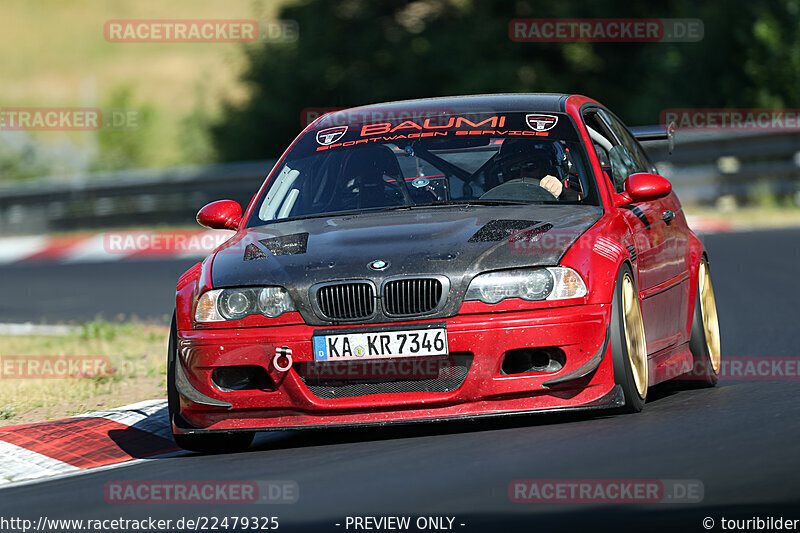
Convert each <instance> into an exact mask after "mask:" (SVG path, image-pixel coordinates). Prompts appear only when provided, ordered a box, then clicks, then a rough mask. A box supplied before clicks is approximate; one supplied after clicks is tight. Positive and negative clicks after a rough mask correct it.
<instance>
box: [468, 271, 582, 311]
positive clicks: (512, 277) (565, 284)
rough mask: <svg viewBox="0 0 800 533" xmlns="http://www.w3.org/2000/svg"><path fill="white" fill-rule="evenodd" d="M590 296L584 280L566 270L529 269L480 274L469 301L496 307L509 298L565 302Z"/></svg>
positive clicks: (473, 284) (469, 292)
mask: <svg viewBox="0 0 800 533" xmlns="http://www.w3.org/2000/svg"><path fill="white" fill-rule="evenodd" d="M582 296H586V285H585V284H584V283H583V279H581V276H580V275H579V274H578V273H577V272H575V271H574V270H572V269H571V268H566V267H546V268H525V269H516V270H503V271H500V272H489V273H488V274H480V275H478V276H475V278H473V280H472V282H471V283H470V284H469V289H467V295H466V296H465V297H464V299H465V300H480V301H481V302H484V303H487V304H496V303H498V302H501V301H503V300H505V299H506V298H522V299H523V300H529V301H537V300H562V299H566V298H580V297H582Z"/></svg>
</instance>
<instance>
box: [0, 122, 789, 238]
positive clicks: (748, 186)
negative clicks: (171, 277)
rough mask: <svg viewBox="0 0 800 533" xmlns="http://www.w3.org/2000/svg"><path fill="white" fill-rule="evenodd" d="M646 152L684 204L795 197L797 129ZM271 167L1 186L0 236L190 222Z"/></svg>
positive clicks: (721, 136)
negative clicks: (757, 195)
mask: <svg viewBox="0 0 800 533" xmlns="http://www.w3.org/2000/svg"><path fill="white" fill-rule="evenodd" d="M645 147H646V149H647V150H648V152H649V153H650V155H651V157H652V158H653V160H654V161H655V162H656V164H657V166H658V168H659V170H660V172H661V173H662V174H664V175H665V176H666V177H668V178H669V179H670V180H671V181H672V183H673V186H674V188H675V190H676V191H677V193H678V195H679V196H680V198H681V201H682V202H683V203H685V204H710V203H713V202H714V201H715V200H716V199H717V198H719V197H720V196H722V195H733V196H734V197H736V198H745V197H747V196H749V195H751V194H753V193H754V192H755V191H756V190H757V189H758V188H763V187H764V186H767V187H768V188H769V189H770V190H771V192H773V193H775V194H794V195H798V196H800V192H799V191H800V133H798V132H771V133H733V132H726V133H713V134H712V133H700V132H680V131H679V132H678V133H677V135H676V147H675V151H674V152H673V154H672V155H670V154H668V153H667V146H666V142H663V141H654V142H648V143H645ZM274 164H275V160H274V159H269V160H263V161H248V162H242V163H228V164H217V165H206V166H186V167H174V168H166V169H144V170H125V171H120V172H110V173H93V174H83V175H78V176H71V177H47V178H38V179H33V180H26V181H24V182H9V183H5V184H0V235H14V234H41V233H51V232H55V231H70V230H77V229H98V228H110V227H131V226H153V225H159V224H164V225H175V224H180V225H186V224H191V222H192V220H194V216H195V214H196V213H197V210H198V209H199V208H200V207H202V206H203V205H205V204H206V203H208V202H211V201H213V200H218V199H221V198H230V199H232V200H236V201H238V202H240V203H241V204H242V205H246V204H247V203H248V202H249V201H250V199H251V198H252V196H253V194H254V193H255V191H256V190H257V189H258V187H259V185H261V183H262V182H263V180H264V177H265V176H266V175H267V174H268V173H269V172H270V170H271V169H272V167H273V165H274Z"/></svg>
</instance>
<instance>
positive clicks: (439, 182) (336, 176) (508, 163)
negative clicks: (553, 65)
mask: <svg viewBox="0 0 800 533" xmlns="http://www.w3.org/2000/svg"><path fill="white" fill-rule="evenodd" d="M588 169H589V166H588V164H587V162H586V157H585V152H584V149H583V146H582V144H581V143H580V142H579V140H578V135H577V132H576V131H575V127H574V126H573V124H572V122H571V121H570V120H569V117H568V116H567V115H565V114H560V113H549V114H541V113H505V114H467V115H457V116H456V115H439V116H435V117H429V118H424V119H417V120H416V121H415V120H395V121H386V122H381V123H370V124H347V125H342V126H336V127H332V128H331V127H329V128H325V129H318V130H310V131H308V132H306V133H305V134H304V135H303V136H302V137H301V138H300V139H298V140H297V142H296V143H295V144H294V146H293V147H292V149H291V150H290V151H289V153H288V154H287V155H286V157H285V158H284V160H283V162H282V163H281V164H280V166H279V167H276V169H275V170H274V171H273V173H272V175H271V177H270V178H269V180H270V181H269V184H268V186H267V187H266V188H265V190H264V192H263V193H262V196H261V197H260V198H259V201H258V203H257V204H256V209H255V210H254V213H253V215H252V217H251V219H250V224H249V225H251V226H252V225H259V224H263V223H265V222H272V221H280V220H287V219H294V218H304V217H316V216H327V215H334V214H341V213H352V212H359V211H367V210H389V209H403V208H409V209H413V208H417V207H419V208H422V207H435V206H437V205H452V204H459V203H465V204H481V203H491V204H505V203H508V204H560V203H569V204H591V205H598V196H597V193H596V190H595V184H594V181H593V180H592V179H590V176H591V174H590V173H589V171H588Z"/></svg>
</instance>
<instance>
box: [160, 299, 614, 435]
mask: <svg viewBox="0 0 800 533" xmlns="http://www.w3.org/2000/svg"><path fill="white" fill-rule="evenodd" d="M419 322H420V323H424V322H425V321H419ZM445 322H446V324H447V337H448V346H449V350H450V353H451V354H453V353H469V354H471V356H472V357H471V364H470V366H469V369H468V372H467V373H466V378H465V379H464V381H463V383H461V385H460V386H459V387H458V388H456V389H454V390H450V391H446V392H388V393H378V394H368V395H362V396H350V397H339V398H329V399H326V398H321V397H319V396H317V395H315V394H314V393H312V391H311V389H310V388H309V387H308V386H307V385H306V383H304V381H303V379H302V378H301V375H300V373H298V371H297V370H296V367H293V368H291V369H289V370H288V371H286V372H281V371H279V370H277V369H276V368H274V366H273V364H272V359H273V357H274V355H275V353H276V349H280V348H282V347H288V348H289V349H290V350H291V351H292V357H293V359H294V362H295V363H309V362H313V360H314V357H313V351H312V350H313V348H312V342H311V337H312V336H313V335H314V331H315V329H317V328H314V327H312V326H307V325H291V326H277V327H271V328H242V329H207V330H186V331H179V332H178V353H179V363H180V368H179V369H178V373H179V374H181V375H180V379H178V390H179V391H180V392H181V394H180V400H181V409H180V414H179V415H177V416H176V417H175V420H173V430H174V431H175V432H176V433H201V432H208V431H234V430H277V429H296V428H307V427H313V426H348V425H363V424H388V423H398V422H416V421H436V420H444V419H451V418H473V417H480V416H485V415H500V414H516V413H527V412H539V411H553V410H563V409H575V408H592V407H609V406H617V405H620V404H621V403H622V402H623V401H624V400H622V399H621V396H620V394H619V391H618V389H617V388H616V387H615V386H614V376H613V365H612V361H611V356H610V349H611V348H610V343H609V341H608V337H609V335H608V333H609V332H608V324H609V323H610V305H577V306H570V307H562V308H551V309H539V310H526V311H511V312H503V313H484V314H468V315H457V316H454V317H451V318H448V319H446V320H445ZM404 324H406V325H408V327H409V328H414V327H415V326H414V324H418V323H415V322H409V323H404ZM374 327H376V326H372V325H369V326H364V329H373V328H374ZM342 328H347V329H352V326H342ZM326 329H328V330H330V329H336V328H326ZM545 347H547V348H559V349H560V350H562V351H563V353H564V355H565V363H564V365H563V367H562V368H560V369H559V370H557V371H554V372H552V371H551V372H529V373H524V374H511V375H505V374H503V373H502V371H501V368H502V365H503V359H504V354H506V353H507V352H508V351H510V350H518V349H523V348H545ZM238 365H255V366H261V367H263V368H264V369H265V370H266V371H267V372H268V374H269V376H270V378H271V379H272V381H273V382H274V384H275V387H274V389H275V390H238V391H222V390H219V389H218V388H217V387H216V386H215V385H214V383H213V381H212V372H213V371H214V370H215V369H216V368H220V367H228V366H238Z"/></svg>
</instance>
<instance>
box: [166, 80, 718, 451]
mask: <svg viewBox="0 0 800 533" xmlns="http://www.w3.org/2000/svg"><path fill="white" fill-rule="evenodd" d="M659 138H663V139H667V138H671V134H670V132H669V131H667V130H660V129H650V130H645V129H642V130H631V129H629V128H627V127H626V126H625V125H624V124H623V123H622V122H621V121H620V120H619V118H617V117H616V116H615V115H614V114H613V113H612V112H610V111H609V110H608V109H606V108H605V107H604V106H602V105H601V104H600V103H598V102H596V101H594V100H592V99H590V98H586V97H584V96H576V95H557V94H530V95H525V94H520V95H517V94H514V95H488V96H467V97H454V98H437V99H427V100H414V101H405V102H394V103H387V104H377V105H371V106H365V107H360V108H354V109H348V110H344V111H338V112H335V113H331V114H328V115H325V116H323V117H321V118H319V119H318V120H317V121H316V122H314V123H312V124H310V125H309V126H308V127H307V128H306V129H305V130H304V131H303V132H302V133H301V134H300V135H299V136H298V137H297V139H295V141H294V142H293V143H292V145H291V146H290V147H289V148H288V149H287V150H286V152H285V153H284V154H283V155H282V157H281V158H280V160H279V161H278V162H277V163H276V165H275V167H274V168H273V169H272V171H271V172H270V173H269V176H268V177H267V179H266V180H265V182H264V184H263V185H262V187H261V189H260V190H259V191H257V192H256V193H255V195H254V196H253V199H252V201H251V202H250V204H249V205H248V206H246V208H245V209H244V211H242V207H241V206H240V205H239V204H238V203H236V202H233V201H231V200H221V201H217V202H214V203H211V204H209V205H207V206H205V207H204V208H203V209H202V210H200V212H199V213H198V215H197V220H198V222H199V223H200V224H201V225H203V226H206V227H209V228H217V229H232V230H235V231H236V233H235V235H234V236H233V237H232V238H231V239H230V240H228V241H227V242H226V243H225V244H223V245H222V246H220V247H219V248H218V249H216V250H215V251H214V252H213V253H212V254H211V255H209V256H208V257H207V258H206V259H205V260H204V261H203V262H202V263H199V264H197V265H195V266H194V267H193V268H191V269H190V270H189V271H187V272H186V273H185V274H183V276H182V277H181V278H180V280H179V281H178V284H177V293H176V302H175V303H176V310H175V318H174V320H173V324H172V333H171V338H170V344H169V354H168V396H169V411H170V417H171V420H172V428H173V433H174V435H175V439H176V441H177V443H178V444H179V445H180V446H182V447H184V448H187V449H192V450H200V451H211V450H233V449H237V448H239V449H241V448H245V447H247V446H248V445H249V444H250V442H251V441H252V439H253V435H254V433H255V432H257V431H267V430H286V429H302V428H310V427H320V426H324V427H333V426H354V425H368V424H389V423H405V422H423V421H438V420H446V419H465V418H467V419H472V418H478V417H483V416H497V415H512V414H521V413H533V412H546V411H555V410H580V409H601V408H610V409H616V410H618V411H627V412H636V411H639V410H641V409H642V407H643V406H644V404H645V401H646V399H647V393H648V389H649V388H650V387H652V386H653V385H655V384H657V383H659V382H662V381H665V380H668V379H673V378H678V379H691V380H693V382H694V383H698V384H704V385H709V386H710V385H714V384H715V383H716V381H717V375H718V372H719V369H720V339H719V328H718V325H717V314H716V305H715V300H714V292H713V289H712V285H711V278H710V274H709V258H708V254H707V253H706V251H705V249H704V247H703V244H702V243H701V242H700V240H699V239H698V238H697V236H696V235H695V234H694V233H693V232H692V231H691V230H690V229H689V227H688V226H687V223H686V219H685V217H684V214H683V211H682V209H681V204H680V202H679V201H678V198H677V197H676V195H675V194H674V193H673V192H672V187H671V185H670V182H669V181H668V180H667V179H666V178H664V177H662V176H660V175H658V174H657V172H656V169H655V167H654V165H653V163H652V162H651V161H650V159H649V158H648V156H647V154H646V152H645V151H644V150H643V148H642V146H641V145H640V144H639V141H640V140H652V139H659Z"/></svg>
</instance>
